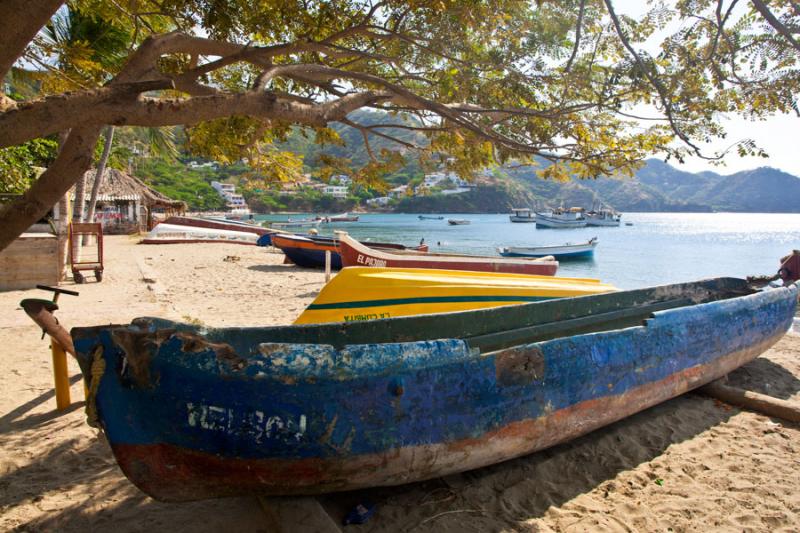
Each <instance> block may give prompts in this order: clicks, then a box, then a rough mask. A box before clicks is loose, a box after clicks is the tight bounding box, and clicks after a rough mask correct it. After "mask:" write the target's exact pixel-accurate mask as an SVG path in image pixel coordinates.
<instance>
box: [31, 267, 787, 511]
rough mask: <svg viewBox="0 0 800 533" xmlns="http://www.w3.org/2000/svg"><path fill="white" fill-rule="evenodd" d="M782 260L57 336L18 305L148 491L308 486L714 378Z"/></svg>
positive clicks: (480, 461)
mask: <svg viewBox="0 0 800 533" xmlns="http://www.w3.org/2000/svg"><path fill="white" fill-rule="evenodd" d="M798 257H800V256H798ZM792 260H793V261H794V263H793V265H789V263H788V262H787V263H784V266H783V267H782V269H781V271H780V272H779V274H780V276H781V278H782V279H783V280H784V283H785V286H782V287H772V286H765V285H763V284H756V283H755V282H751V281H748V280H744V279H735V278H716V279H709V280H704V281H698V282H691V283H679V284H673V285H665V286H659V287H652V288H644V289H636V290H627V291H619V292H612V293H608V294H599V295H592V296H581V297H578V298H562V299H556V300H550V301H544V302H535V303H528V304H522V305H510V306H503V307H496V308H492V309H480V310H475V311H463V312H457V313H443V314H434V315H420V316H409V317H400V318H390V319H386V320H379V321H376V320H367V321H355V322H338V323H333V324H317V325H296V326H279V327H247V328H237V327H227V328H208V327H205V326H200V325H196V324H186V323H179V322H173V321H169V320H163V319H157V318H142V319H136V320H134V321H133V322H132V323H131V324H127V325H103V326H93V327H82V328H73V329H72V331H71V336H70V334H69V333H67V332H66V331H65V330H64V328H63V327H62V326H60V325H58V324H57V323H56V322H55V321H54V320H52V318H53V317H52V315H51V314H50V313H51V311H52V307H49V306H48V302H47V301H44V302H43V301H42V300H25V301H23V302H22V306H23V308H25V310H26V312H27V313H28V314H29V315H30V316H31V317H32V318H34V320H35V321H36V323H37V324H39V325H41V326H43V327H45V329H46V330H47V332H48V333H49V334H50V335H52V336H53V337H55V338H63V337H65V336H66V339H65V341H64V342H65V347H66V348H67V350H68V351H69V352H70V353H71V354H73V355H74V356H75V357H76V359H77V360H78V362H79V364H80V367H81V371H82V373H83V376H84V379H86V386H87V391H88V393H87V399H86V405H87V418H88V421H89V422H90V423H91V424H93V425H96V426H97V427H100V428H102V430H103V432H104V433H105V436H106V438H107V440H108V443H109V444H110V447H111V449H112V451H113V453H114V456H115V458H116V460H117V462H118V463H119V465H120V467H121V469H122V471H123V472H124V473H125V475H126V476H127V477H128V478H129V479H130V480H131V481H132V482H133V483H134V484H135V485H136V486H137V487H139V488H140V489H141V490H142V491H144V492H145V493H147V494H149V495H150V496H152V497H154V498H156V499H158V500H162V501H187V500H198V499H203V498H214V497H223V496H232V495H237V494H252V493H262V494H273V495H300V494H321V493H326V492H333V491H344V490H353V489H362V488H368V487H376V486H388V485H399V484H404V483H409V482H414V481H421V480H425V479H431V478H436V477H440V476H445V475H448V474H452V473H457V472H463V471H466V470H470V469H475V468H479V467H482V466H486V465H490V464H494V463H498V462H500V461H505V460H508V459H512V458H515V457H519V456H522V455H526V454H529V453H532V452H535V451H537V450H541V449H544V448H548V447H550V446H554V445H556V444H559V443H562V442H566V441H569V440H571V439H574V438H576V437H578V436H580V435H583V434H586V433H588V432H590V431H592V430H594V429H597V428H599V427H602V426H605V425H607V424H610V423H612V422H615V421H617V420H620V419H622V418H625V417H627V416H630V415H632V414H634V413H637V412H639V411H642V410H644V409H647V408H648V407H651V406H653V405H656V404H659V403H661V402H663V401H665V400H668V399H670V398H673V397H675V396H678V395H680V394H683V393H685V392H687V391H690V390H692V389H695V388H697V387H700V386H701V385H704V384H706V383H709V382H711V381H713V380H715V379H718V378H720V377H722V376H724V375H726V374H727V373H729V372H731V371H732V370H734V369H736V368H738V367H740V366H741V365H743V364H745V363H747V362H748V361H751V360H752V359H754V358H756V357H757V356H758V355H759V354H761V353H762V352H764V351H765V350H767V349H768V348H769V347H770V346H772V345H773V344H774V343H775V342H777V341H778V340H779V339H780V338H781V337H782V336H783V335H784V333H785V332H786V331H787V330H788V329H789V328H790V327H791V324H792V319H793V317H794V314H795V312H796V310H797V297H798V287H797V284H796V283H794V281H796V280H797V279H798V278H799V277H800V260H794V259H792ZM776 277H777V276H776ZM43 315H44V316H43ZM67 341H68V342H67Z"/></svg>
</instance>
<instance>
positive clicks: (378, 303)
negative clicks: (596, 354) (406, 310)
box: [306, 295, 561, 311]
mask: <svg viewBox="0 0 800 533" xmlns="http://www.w3.org/2000/svg"><path fill="white" fill-rule="evenodd" d="M554 298H561V297H560V296H554V297H549V296H497V295H496V296H492V295H487V296H428V297H416V298H390V299H386V300H362V301H357V302H335V303H329V304H317V303H312V304H310V305H309V306H308V307H307V308H306V309H308V310H309V311H317V310H321V309H354V308H357V307H386V306H390V305H408V304H438V303H470V302H540V301H543V300H552V299H554Z"/></svg>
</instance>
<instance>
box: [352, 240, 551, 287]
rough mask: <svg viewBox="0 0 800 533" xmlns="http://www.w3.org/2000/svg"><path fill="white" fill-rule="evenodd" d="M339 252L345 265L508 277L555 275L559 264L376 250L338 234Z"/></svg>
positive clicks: (536, 259) (539, 259)
mask: <svg viewBox="0 0 800 533" xmlns="http://www.w3.org/2000/svg"><path fill="white" fill-rule="evenodd" d="M337 235H338V236H339V252H340V253H341V255H342V264H343V265H344V266H346V267H347V266H368V267H397V268H436V269H444V270H472V271H476V272H504V273H506V274H535V275H542V276H554V275H555V273H556V270H557V269H558V261H555V260H554V259H553V258H552V257H549V258H548V257H542V258H525V257H497V256H483V255H458V254H439V253H426V254H421V253H415V252H409V251H394V250H376V249H373V248H371V247H369V246H367V245H365V244H364V243H361V242H358V241H357V240H355V239H353V238H352V237H350V236H349V235H348V234H347V233H346V232H337Z"/></svg>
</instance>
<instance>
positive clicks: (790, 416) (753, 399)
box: [698, 380, 800, 422]
mask: <svg viewBox="0 0 800 533" xmlns="http://www.w3.org/2000/svg"><path fill="white" fill-rule="evenodd" d="M698 390H699V391H700V392H701V393H703V394H705V395H706V396H711V397H712V398H716V399H717V400H721V401H723V402H725V403H729V404H731V405H735V406H737V407H742V408H744V409H750V410H751V411H756V412H759V413H762V414H765V415H767V416H774V417H776V418H783V419H784V420H791V421H793V422H800V404H798V403H797V402H791V401H787V400H781V399H780V398H773V397H772V396H767V395H766V394H759V393H757V392H753V391H749V390H742V389H738V388H736V387H730V386H728V385H725V384H723V382H722V380H717V381H712V382H711V383H709V384H708V385H704V386H703V387H700V388H699V389H698Z"/></svg>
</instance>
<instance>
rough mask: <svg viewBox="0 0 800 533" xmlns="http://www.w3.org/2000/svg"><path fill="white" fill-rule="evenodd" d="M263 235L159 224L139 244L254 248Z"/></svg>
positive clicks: (212, 228) (203, 227)
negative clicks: (217, 244)
mask: <svg viewBox="0 0 800 533" xmlns="http://www.w3.org/2000/svg"><path fill="white" fill-rule="evenodd" d="M262 237H263V235H259V234H257V233H254V232H251V231H241V230H238V229H237V230H229V229H216V228H214V227H205V226H194V225H192V226H186V225H183V224H167V223H166V222H161V223H159V224H158V225H156V227H154V228H153V229H152V230H150V231H149V232H148V233H147V235H145V236H144V238H143V239H142V240H141V241H139V243H140V244H195V243H212V242H221V243H228V244H246V245H251V246H255V245H256V243H257V241H258V240H259V239H260V238H262Z"/></svg>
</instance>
